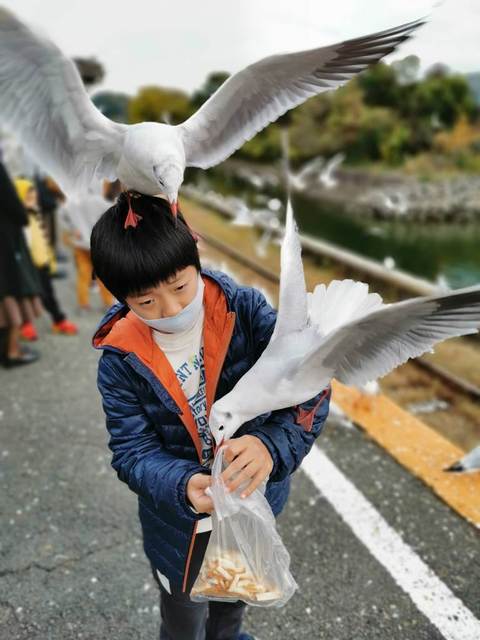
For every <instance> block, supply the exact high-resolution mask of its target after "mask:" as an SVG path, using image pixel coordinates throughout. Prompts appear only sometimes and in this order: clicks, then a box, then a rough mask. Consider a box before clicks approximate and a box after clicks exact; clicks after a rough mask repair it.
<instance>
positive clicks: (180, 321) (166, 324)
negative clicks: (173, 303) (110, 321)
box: [131, 274, 205, 333]
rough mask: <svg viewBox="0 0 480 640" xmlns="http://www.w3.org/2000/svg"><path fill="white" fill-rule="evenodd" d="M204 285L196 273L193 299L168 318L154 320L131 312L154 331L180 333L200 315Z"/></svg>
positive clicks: (190, 326) (188, 327) (186, 329)
mask: <svg viewBox="0 0 480 640" xmlns="http://www.w3.org/2000/svg"><path fill="white" fill-rule="evenodd" d="M204 288H205V285H204V284H203V280H202V278H201V276H200V274H198V282H197V293H196V294H195V297H194V298H193V300H192V301H191V302H190V303H189V304H187V306H186V307H184V308H183V309H182V310H181V311H180V312H179V313H177V314H175V315H174V316H170V317H169V318H155V319H154V320H147V319H146V318H142V316H139V315H138V313H135V311H134V310H133V309H131V312H132V313H133V314H134V315H135V316H137V318H139V320H141V321H142V322H144V323H145V324H147V325H148V326H149V327H151V328H152V329H155V331H161V332H162V333H182V331H188V329H191V328H192V327H193V325H194V324H195V322H196V321H197V319H198V316H199V315H200V311H201V309H202V304H203V290H204Z"/></svg>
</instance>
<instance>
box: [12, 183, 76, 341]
mask: <svg viewBox="0 0 480 640" xmlns="http://www.w3.org/2000/svg"><path fill="white" fill-rule="evenodd" d="M15 187H16V189H17V193H18V196H19V198H20V200H21V201H22V202H23V205H24V207H25V210H26V213H27V217H28V228H27V239H28V244H29V247H30V253H31V255H32V259H33V263H34V265H35V267H36V268H37V273H38V276H39V279H40V283H41V286H42V302H43V306H44V307H45V309H46V310H47V311H48V313H49V314H50V316H51V318H52V320H53V325H52V331H53V332H54V333H61V334H64V335H75V334H77V333H78V329H77V326H76V325H75V324H74V323H73V322H70V321H69V320H67V317H66V315H65V313H64V311H63V310H62V309H61V307H60V303H59V301H58V299H57V295H56V292H55V288H54V286H53V282H52V276H51V273H50V264H51V260H52V248H51V246H50V245H49V242H48V236H47V233H46V230H45V227H44V225H43V220H42V217H41V214H40V212H39V208H38V200H37V190H36V189H35V186H34V184H33V182H31V181H30V180H26V179H24V178H19V179H17V180H16V181H15ZM22 334H23V336H24V337H25V338H26V339H30V340H35V339H36V337H37V333H36V330H35V327H34V326H33V324H32V323H26V325H24V326H23V329H22Z"/></svg>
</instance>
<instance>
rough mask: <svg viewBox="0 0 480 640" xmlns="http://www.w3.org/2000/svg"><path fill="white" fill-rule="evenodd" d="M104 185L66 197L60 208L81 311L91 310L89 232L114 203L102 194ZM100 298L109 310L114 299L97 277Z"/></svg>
mask: <svg viewBox="0 0 480 640" xmlns="http://www.w3.org/2000/svg"><path fill="white" fill-rule="evenodd" d="M100 190H101V186H100V185H98V188H97V189H93V188H91V189H89V190H88V191H86V192H85V194H84V195H83V196H82V198H81V199H79V200H73V199H70V198H69V199H67V200H66V202H65V203H64V204H63V205H62V206H61V207H60V208H59V219H60V222H61V224H62V225H63V227H64V229H65V232H66V235H67V243H68V244H70V246H71V247H72V249H73V256H74V259H75V267H76V270H77V285H76V286H77V303H78V306H79V309H80V310H90V309H91V307H90V289H91V285H92V274H93V267H92V261H91V258H90V235H91V233H92V229H93V226H94V224H95V223H96V222H97V220H98V219H99V218H100V216H101V215H102V214H103V213H104V212H105V211H106V210H107V209H108V208H109V207H110V206H111V203H110V202H109V201H108V200H105V198H103V197H102V196H101V195H100ZM97 283H98V288H99V293H100V297H101V299H102V302H103V305H104V308H105V311H106V310H107V309H109V308H110V307H111V306H112V304H113V302H114V298H113V296H112V294H111V293H110V292H109V291H108V290H107V289H106V288H105V286H104V285H103V284H102V282H100V281H99V280H98V278H97Z"/></svg>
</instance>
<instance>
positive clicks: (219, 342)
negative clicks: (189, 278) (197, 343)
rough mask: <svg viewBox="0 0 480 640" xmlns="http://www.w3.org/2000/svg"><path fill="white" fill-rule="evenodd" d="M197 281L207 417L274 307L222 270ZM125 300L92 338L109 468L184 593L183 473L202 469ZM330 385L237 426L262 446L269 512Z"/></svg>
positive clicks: (178, 398)
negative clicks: (268, 460)
mask: <svg viewBox="0 0 480 640" xmlns="http://www.w3.org/2000/svg"><path fill="white" fill-rule="evenodd" d="M202 278H203V280H204V283H205V294H204V305H205V326H204V360H205V377H206V388H207V390H206V394H207V415H208V412H209V411H210V407H211V405H212V404H213V402H214V401H215V400H216V399H218V398H221V397H222V396H224V395H225V394H226V393H228V392H229V391H230V390H231V389H232V388H233V386H234V385H235V383H236V382H237V380H239V378H240V377H241V376H242V375H243V374H244V373H245V372H246V371H248V369H249V368H250V367H251V366H252V365H253V364H254V362H255V361H256V360H257V359H258V358H259V357H260V355H261V353H262V351H263V350H264V349H265V347H266V346H267V344H268V341H269V340H270V336H271V334H272V332H273V328H274V325H275V318H276V311H275V310H274V309H273V308H272V307H271V306H270V305H269V304H268V303H267V302H266V300H265V297H264V296H263V295H262V294H261V293H260V292H259V291H257V290H256V289H253V288H251V287H243V286H239V285H238V284H237V283H236V282H235V281H234V280H232V279H231V278H230V277H229V276H227V275H226V274H224V273H222V272H219V271H210V270H202ZM128 312H129V309H128V307H127V306H126V305H123V304H117V305H115V306H114V307H112V309H110V311H109V312H108V313H107V315H106V316H105V318H104V319H103V320H102V322H101V324H100V326H99V328H98V329H97V332H96V334H95V336H94V339H93V344H94V346H95V347H96V348H98V349H102V350H103V353H102V357H101V358H100V361H99V366H98V388H99V390H100V393H101V394H102V398H103V408H104V411H105V414H106V422H107V429H108V431H109V434H110V441H109V447H110V449H111V450H112V452H113V457H112V466H113V467H114V469H115V470H116V472H117V474H118V477H119V478H120V480H123V481H124V482H126V483H127V484H128V486H129V487H130V489H131V490H132V491H134V492H135V493H136V494H137V495H138V501H139V516H140V521H141V525H142V530H143V539H144V549H145V553H146V554H147V557H148V558H149V560H150V562H151V563H152V565H153V566H154V567H155V568H157V569H158V570H159V571H160V572H161V574H163V575H164V576H166V578H167V579H168V580H169V581H170V584H172V585H174V586H175V588H182V589H183V590H184V591H189V589H190V588H191V585H192V584H193V579H194V577H195V576H193V575H190V574H191V573H193V572H190V559H191V556H192V551H193V550H194V547H195V544H196V538H197V537H200V538H201V537H204V536H198V535H197V528H198V524H199V521H200V520H201V519H203V518H205V517H206V515H205V514H196V513H195V512H194V511H192V509H191V508H190V506H189V505H188V504H187V501H186V494H185V492H186V486H187V482H188V480H189V479H190V477H191V476H192V475H193V474H195V473H199V472H205V467H202V466H201V464H200V461H199V460H200V458H199V448H200V443H199V438H198V434H197V432H196V428H195V422H194V420H193V417H192V415H191V412H190V409H189V406H188V401H187V400H186V398H185V396H184V394H183V392H182V390H181V387H180V385H179V383H178V381H177V379H176V376H175V373H174V371H173V369H172V368H171V367H170V365H169V363H168V361H167V360H166V357H165V355H164V354H163V353H162V351H161V350H160V349H159V348H158V347H157V346H156V343H155V341H154V340H153V338H152V336H151V330H150V329H149V328H148V327H147V326H146V325H145V324H144V323H143V322H141V321H140V320H139V319H138V318H136V317H135V316H134V315H133V314H132V313H128ZM329 400H330V388H327V389H326V390H324V391H323V392H321V393H319V394H318V396H316V397H315V398H312V400H310V401H308V402H306V403H304V404H302V405H299V406H298V407H292V408H289V409H283V410H280V411H273V412H271V413H268V414H263V415H261V416H259V417H257V418H255V419H254V420H251V421H249V422H247V423H245V424H244V425H243V426H242V427H241V428H240V429H239V431H238V432H237V433H236V436H241V435H244V434H246V433H248V434H251V435H255V436H257V437H258V438H260V439H261V440H262V442H263V443H264V444H265V445H266V447H267V448H268V450H269V452H270V454H271V456H272V459H273V463H274V466H273V470H272V473H271V475H270V478H269V481H268V483H267V489H266V494H265V495H266V497H267V500H268V502H269V503H270V506H271V508H272V511H273V513H274V514H275V515H277V514H279V513H280V511H281V510H282V509H283V507H284V505H285V502H286V500H287V498H288V493H289V486H290V475H291V474H292V473H293V472H294V471H295V470H296V469H297V468H298V466H299V465H300V464H301V462H302V460H303V458H304V456H305V455H306V454H307V453H308V451H309V450H310V448H311V447H312V445H313V442H314V440H315V438H316V437H317V436H318V435H319V433H320V431H321V430H322V427H323V425H324V422H325V420H326V417H327V414H328V407H329Z"/></svg>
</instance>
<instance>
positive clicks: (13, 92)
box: [0, 8, 127, 192]
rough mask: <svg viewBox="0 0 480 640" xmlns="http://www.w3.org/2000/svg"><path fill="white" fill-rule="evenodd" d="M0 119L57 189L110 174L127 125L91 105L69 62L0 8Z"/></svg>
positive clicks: (71, 187)
mask: <svg viewBox="0 0 480 640" xmlns="http://www.w3.org/2000/svg"><path fill="white" fill-rule="evenodd" d="M0 122H1V123H4V124H6V125H7V127H8V128H9V129H11V130H12V132H13V133H14V134H15V135H16V136H17V137H18V138H19V139H20V141H21V143H22V144H23V146H24V147H25V149H26V150H27V151H28V153H29V154H30V155H31V156H32V157H33V158H34V160H35V161H36V162H37V163H38V165H39V166H40V168H41V169H42V170H43V171H45V172H47V173H49V174H50V175H51V176H52V177H53V178H54V179H55V180H56V181H58V183H59V185H60V186H61V188H62V189H64V190H66V191H68V192H72V191H76V190H80V189H83V188H84V187H85V186H87V185H88V184H89V183H90V181H91V179H92V178H93V177H94V176H95V175H96V176H97V177H107V178H110V179H112V178H114V177H115V168H116V166H117V162H118V159H119V155H120V150H121V144H122V140H123V133H124V131H125V130H126V128H127V125H122V124H117V123H115V122H112V121H111V120H109V119H108V118H106V117H105V116H103V115H102V114H101V113H100V111H99V110H98V109H97V108H96V107H95V106H94V104H93V103H92V102H91V100H90V98H89V97H88V94H87V92H86V91H85V89H84V86H83V83H82V80H81V78H80V74H79V73H78V71H77V68H76V66H75V64H74V62H73V61H72V60H70V59H69V58H67V57H65V56H64V55H63V54H62V52H61V51H60V50H59V49H58V47H57V46H56V45H55V44H53V43H52V42H50V41H49V40H47V39H46V38H44V37H43V36H41V35H37V34H36V33H34V32H33V31H31V30H30V29H29V28H28V27H27V26H26V25H24V24H23V23H22V22H20V20H18V19H17V18H16V17H15V16H14V15H12V14H11V13H10V12H9V11H7V10H6V9H4V8H0Z"/></svg>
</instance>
